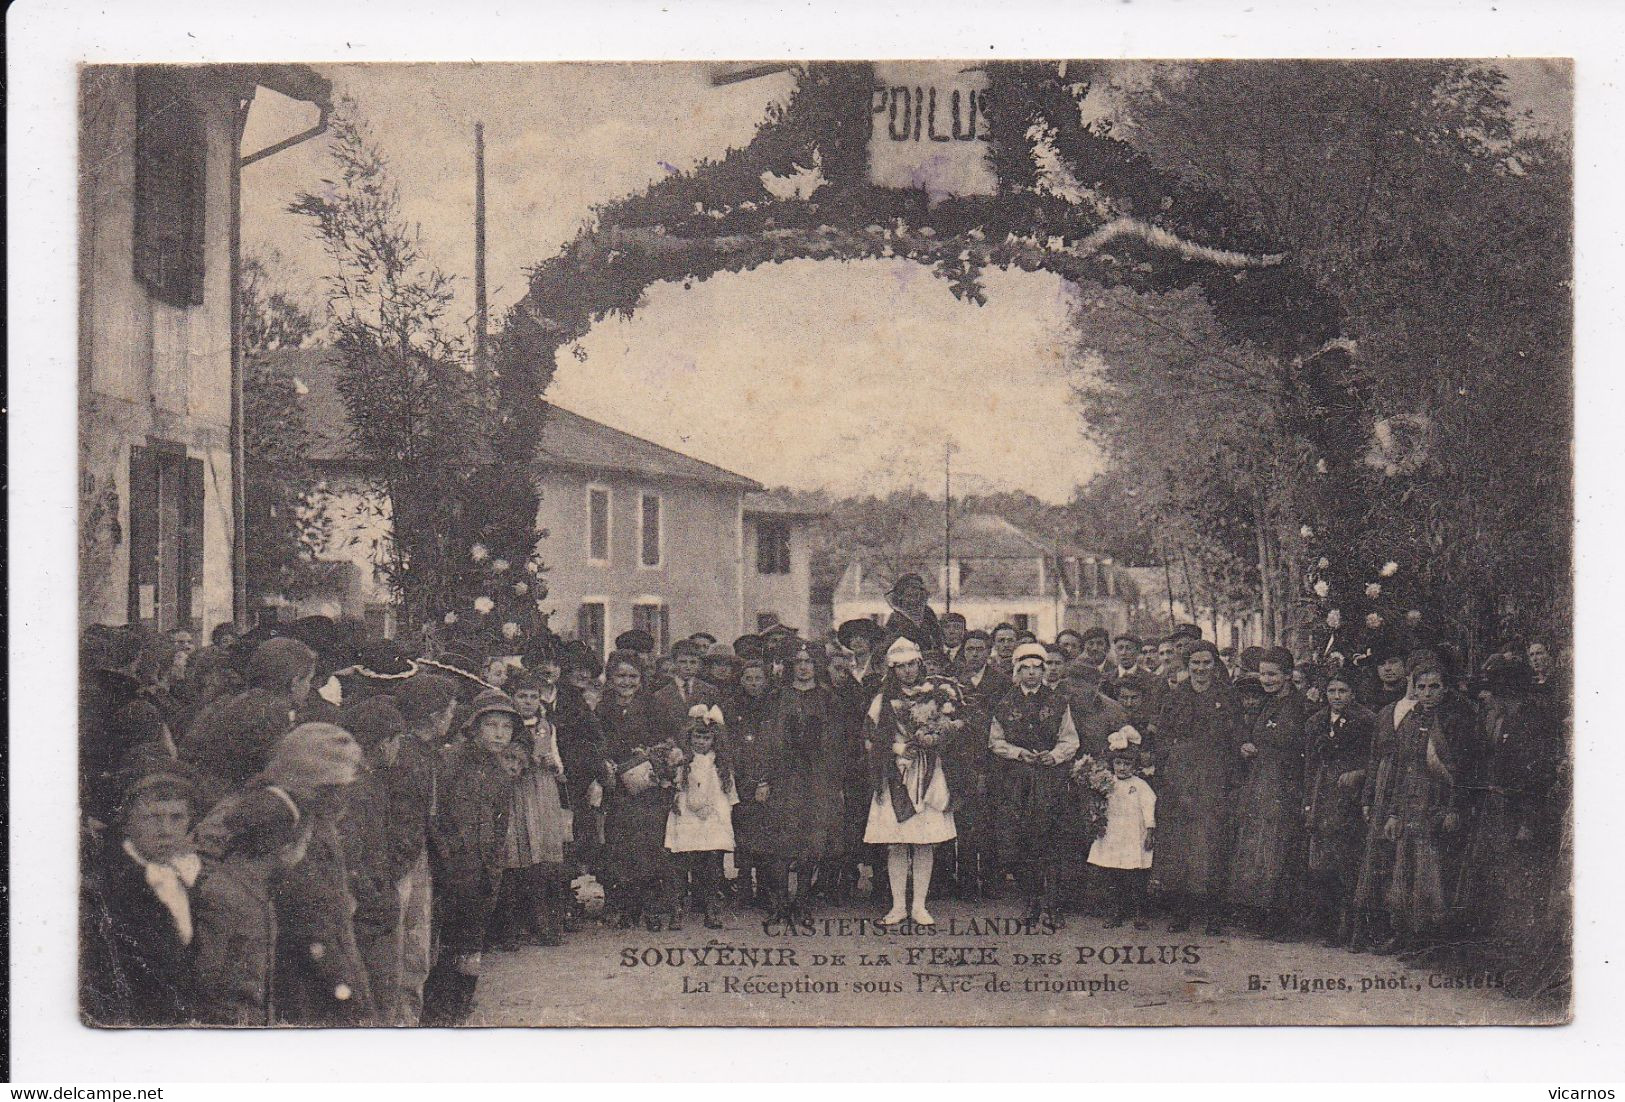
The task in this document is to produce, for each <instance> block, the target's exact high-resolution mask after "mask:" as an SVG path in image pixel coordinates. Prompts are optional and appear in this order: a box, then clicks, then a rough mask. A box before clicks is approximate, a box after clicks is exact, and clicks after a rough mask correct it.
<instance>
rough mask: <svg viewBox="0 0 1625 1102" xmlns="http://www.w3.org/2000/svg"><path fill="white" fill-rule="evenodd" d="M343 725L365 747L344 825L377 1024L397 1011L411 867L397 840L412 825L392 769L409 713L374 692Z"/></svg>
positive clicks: (347, 712)
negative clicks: (404, 888) (399, 807)
mask: <svg viewBox="0 0 1625 1102" xmlns="http://www.w3.org/2000/svg"><path fill="white" fill-rule="evenodd" d="M341 722H342V723H343V726H344V729H345V730H347V731H349V732H350V734H351V736H352V737H353V738H354V739H355V740H356V742H357V743H358V744H359V745H360V747H361V751H362V754H363V755H364V758H363V760H364V762H365V769H363V771H362V772H361V775H360V776H359V777H357V778H356V783H355V784H354V785H353V786H352V787H351V789H350V794H349V801H348V804H347V806H346V813H345V817H344V821H343V823H342V824H341V830H342V840H343V842H344V847H345V851H344V859H345V864H346V866H347V869H348V872H349V874H350V893H351V894H352V895H354V896H355V901H356V909H355V914H354V916H353V917H352V922H353V923H354V925H355V939H356V950H357V951H358V952H359V953H360V954H361V960H362V962H363V963H364V964H365V965H366V966H367V985H368V987H369V988H370V989H371V990H372V1001H373V1011H374V1013H375V1014H376V1015H377V1018H378V1021H379V1022H380V1023H393V1022H395V1021H396V1020H398V1019H399V1017H400V1007H399V1005H398V1004H399V1001H400V988H401V956H400V953H401V934H402V921H403V915H402V913H401V890H400V885H401V881H402V880H403V879H404V878H405V877H406V874H407V872H408V871H409V870H410V869H411V862H412V858H413V857H415V856H416V855H415V854H412V853H411V850H410V846H409V845H408V844H406V842H405V840H403V839H400V838H397V837H396V836H397V835H398V834H400V833H402V832H403V831H404V832H408V833H410V832H411V831H412V830H413V827H414V824H413V823H411V822H404V823H397V822H396V821H395V819H394V817H393V816H392V814H391V812H392V811H393V807H392V802H391V791H390V774H391V773H393V772H394V770H395V768H396V766H397V765H398V763H399V761H400V748H401V742H402V740H403V737H404V736H405V734H406V719H405V717H404V716H402V715H401V713H400V710H399V709H397V708H396V707H395V705H394V704H393V703H392V702H391V701H390V700H389V698H387V697H382V696H374V697H370V698H368V699H366V700H363V701H362V702H361V703H359V704H354V705H351V706H350V707H348V708H346V709H344V713H343V718H342V721H341Z"/></svg>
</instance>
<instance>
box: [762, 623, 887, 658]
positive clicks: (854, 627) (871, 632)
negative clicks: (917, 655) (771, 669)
mask: <svg viewBox="0 0 1625 1102" xmlns="http://www.w3.org/2000/svg"><path fill="white" fill-rule="evenodd" d="M883 634H885V632H884V629H883V628H881V626H880V625H879V624H877V623H875V622H874V621H873V620H869V619H857V620H847V621H846V622H845V623H843V624H842V625H841V626H840V627H838V628H836V629H835V638H837V639H839V640H840V641H841V644H842V645H843V646H847V647H850V646H851V645H852V640H854V639H857V638H864V639H867V640H869V642H870V643H873V642H874V641H875V640H877V639H879V638H880V637H881V635H883ZM734 649H735V650H737V649H738V647H737V646H736V647H735V648H734Z"/></svg>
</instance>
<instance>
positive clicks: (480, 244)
mask: <svg viewBox="0 0 1625 1102" xmlns="http://www.w3.org/2000/svg"><path fill="white" fill-rule="evenodd" d="M485 328H486V304H485V124H484V123H483V122H477V123H475V124H474V366H475V367H479V368H484V367H486V366H488V363H487V360H486V348H485Z"/></svg>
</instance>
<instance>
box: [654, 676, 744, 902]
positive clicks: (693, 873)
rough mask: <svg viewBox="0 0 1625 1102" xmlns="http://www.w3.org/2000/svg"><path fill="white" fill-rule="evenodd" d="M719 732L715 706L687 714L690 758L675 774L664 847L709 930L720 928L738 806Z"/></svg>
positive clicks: (718, 711) (696, 707)
mask: <svg viewBox="0 0 1625 1102" xmlns="http://www.w3.org/2000/svg"><path fill="white" fill-rule="evenodd" d="M722 733H723V720H722V711H721V709H719V708H718V707H717V706H716V705H715V704H712V705H709V706H708V705H705V704H696V705H694V706H693V707H692V708H690V709H689V710H688V725H687V727H686V728H685V729H684V734H685V741H686V746H685V747H684V749H685V750H686V751H687V752H688V755H689V758H688V761H687V763H686V764H684V765H683V766H682V767H680V768H679V769H678V771H677V782H676V789H677V795H676V798H675V799H674V800H672V804H671V812H670V813H669V814H668V815H667V816H666V848H667V849H668V850H670V851H671V852H672V853H673V854H674V855H675V856H676V858H677V861H678V863H679V864H680V865H681V866H682V869H683V875H681V876H679V878H678V883H679V885H681V883H682V882H683V881H684V880H689V881H692V883H693V887H694V897H695V900H696V901H697V902H698V903H699V905H700V910H701V911H702V912H703V913H704V914H705V927H706V929H708V930H720V929H722V920H721V919H720V918H719V917H718V916H717V910H718V907H719V906H720V905H721V902H722V855H723V854H724V853H730V852H732V851H733V848H734V828H733V809H734V805H735V804H737V803H738V802H739V795H738V793H737V792H735V791H734V774H733V767H732V765H731V764H730V763H729V761H728V757H727V755H726V753H719V748H718V746H717V744H718V742H719V741H721V739H722ZM677 928H678V927H677V926H675V925H674V926H672V929H677Z"/></svg>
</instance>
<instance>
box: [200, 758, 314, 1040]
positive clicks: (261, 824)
mask: <svg viewBox="0 0 1625 1102" xmlns="http://www.w3.org/2000/svg"><path fill="white" fill-rule="evenodd" d="M222 825H223V828H224V830H225V834H226V841H225V847H226V848H225V852H224V854H223V855H222V857H221V858H220V859H219V860H217V861H213V862H210V863H209V864H208V866H207V868H206V869H205V870H204V873H203V877H202V879H200V880H199V881H198V884H197V890H196V891H195V892H194V893H193V901H194V903H195V907H194V913H195V916H196V925H197V1000H198V1019H199V1020H200V1021H203V1022H206V1023H208V1024H210V1025H231V1026H269V1025H272V1024H274V1023H275V1020H276V1016H275V1015H276V984H275V982H274V977H275V975H276V945H277V920H276V904H275V902H274V901H273V899H272V888H271V878H272V877H273V876H274V875H276V874H277V872H279V871H280V870H283V869H288V868H292V867H294V866H295V865H297V864H299V862H300V861H302V860H303V859H304V856H305V848H306V846H307V844H308V838H307V836H306V827H305V825H304V823H303V816H302V815H301V814H300V812H299V808H298V806H297V805H296V804H295V803H294V802H293V800H292V799H291V798H289V797H288V796H287V795H286V794H285V793H284V794H281V795H278V794H276V793H275V792H273V791H272V790H271V789H269V788H261V789H257V790H254V791H251V792H248V793H245V794H244V795H243V797H242V799H240V800H238V801H236V803H235V806H234V807H233V808H232V810H231V811H230V812H229V813H227V814H226V816H225V817H224V821H223V824H222Z"/></svg>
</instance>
